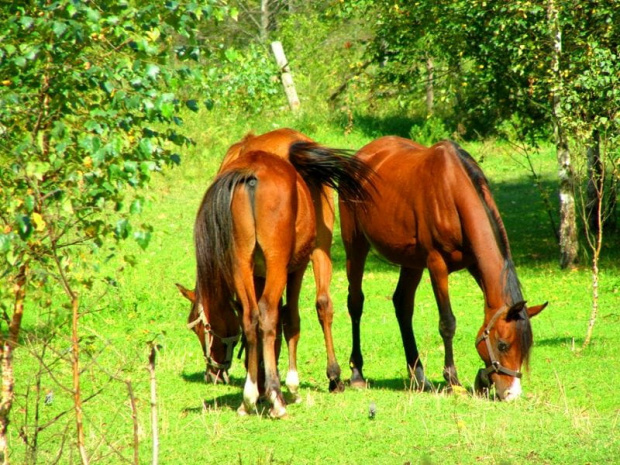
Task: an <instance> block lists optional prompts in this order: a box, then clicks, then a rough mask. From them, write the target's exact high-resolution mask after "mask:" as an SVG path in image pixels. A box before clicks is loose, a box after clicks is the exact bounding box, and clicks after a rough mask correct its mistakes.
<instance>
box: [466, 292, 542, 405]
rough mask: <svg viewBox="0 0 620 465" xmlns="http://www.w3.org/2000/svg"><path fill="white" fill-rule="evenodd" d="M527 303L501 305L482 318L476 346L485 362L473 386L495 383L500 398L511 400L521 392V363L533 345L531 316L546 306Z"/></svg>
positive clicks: (482, 389) (480, 388)
mask: <svg viewBox="0 0 620 465" xmlns="http://www.w3.org/2000/svg"><path fill="white" fill-rule="evenodd" d="M546 306H547V303H544V304H543V305H536V306H534V307H528V306H527V305H526V304H525V302H518V303H516V304H514V305H512V306H510V307H509V306H503V307H501V308H500V309H499V310H496V311H495V313H492V312H489V314H492V316H491V318H490V319H488V321H485V324H483V325H482V326H481V327H480V330H479V331H478V337H477V338H476V349H477V350H478V354H479V355H480V357H481V358H482V360H483V361H484V363H485V368H483V369H480V370H479V371H478V375H477V376H476V381H475V390H476V391H477V392H479V393H485V392H488V389H489V388H490V387H491V385H493V384H495V390H496V393H497V396H498V397H499V398H500V399H501V400H514V399H516V398H518V397H519V396H520V395H521V366H522V365H523V364H525V365H526V367H527V364H528V361H529V353H530V349H531V347H532V327H531V325H530V318H532V317H534V316H536V315H538V314H539V313H540V312H541V311H542V310H543V309H544V308H545V307H546Z"/></svg>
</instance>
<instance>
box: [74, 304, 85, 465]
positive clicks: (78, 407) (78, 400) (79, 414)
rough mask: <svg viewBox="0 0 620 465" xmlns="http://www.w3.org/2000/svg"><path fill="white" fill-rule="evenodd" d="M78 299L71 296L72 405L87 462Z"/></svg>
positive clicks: (78, 439)
mask: <svg viewBox="0 0 620 465" xmlns="http://www.w3.org/2000/svg"><path fill="white" fill-rule="evenodd" d="M79 308H80V305H79V299H78V296H77V294H72V296H71V309H72V316H73V318H72V322H73V324H72V326H71V342H72V344H71V346H72V354H73V360H72V363H71V365H72V367H73V406H74V408H75V425H76V430H77V445H78V449H79V451H80V458H81V459H82V464H83V465H87V464H88V455H87V453H86V440H85V438H84V416H83V411H82V393H81V391H80V342H79V341H80V339H79V332H78V322H79V318H80V314H79Z"/></svg>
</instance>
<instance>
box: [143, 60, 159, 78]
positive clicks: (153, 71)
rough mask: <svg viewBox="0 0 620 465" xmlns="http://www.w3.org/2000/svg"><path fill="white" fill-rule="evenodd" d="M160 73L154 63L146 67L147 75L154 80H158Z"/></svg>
mask: <svg viewBox="0 0 620 465" xmlns="http://www.w3.org/2000/svg"><path fill="white" fill-rule="evenodd" d="M159 72H160V69H159V66H157V65H154V64H152V63H150V64H149V65H147V67H146V75H147V76H148V77H150V78H151V79H153V80H154V79H156V78H157V75H158V74H159Z"/></svg>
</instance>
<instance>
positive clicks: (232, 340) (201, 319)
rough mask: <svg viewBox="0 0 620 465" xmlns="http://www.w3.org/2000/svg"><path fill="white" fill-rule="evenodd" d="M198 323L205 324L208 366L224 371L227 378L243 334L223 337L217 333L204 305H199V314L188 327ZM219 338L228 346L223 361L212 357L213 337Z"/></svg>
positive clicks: (219, 371)
mask: <svg viewBox="0 0 620 465" xmlns="http://www.w3.org/2000/svg"><path fill="white" fill-rule="evenodd" d="M198 323H202V324H203V325H204V328H205V330H204V345H205V361H206V363H207V368H213V369H214V370H217V371H218V375H219V373H223V376H224V378H225V380H226V378H227V375H226V372H227V371H228V370H229V369H230V366H231V365H232V360H233V350H234V348H235V345H236V344H237V342H238V341H239V337H240V336H241V332H239V333H238V334H237V335H235V336H231V337H222V336H220V335H219V334H217V333H216V332H215V331H213V329H212V328H211V323H209V320H207V315H206V314H205V311H204V308H203V306H202V305H198V316H197V317H196V319H195V320H194V321H192V322H190V323H188V324H187V328H188V329H192V328H194V326H196V325H197V324H198ZM215 338H217V339H219V340H220V341H222V343H223V344H224V345H225V346H226V357H225V358H224V362H223V363H219V362H216V361H215V360H214V359H213V357H211V346H212V345H213V339H215Z"/></svg>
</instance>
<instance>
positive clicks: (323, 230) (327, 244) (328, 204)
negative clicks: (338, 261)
mask: <svg viewBox="0 0 620 465" xmlns="http://www.w3.org/2000/svg"><path fill="white" fill-rule="evenodd" d="M311 193H312V201H313V203H314V208H315V213H316V247H315V249H314V251H313V252H312V256H311V260H312V271H313V273H314V282H315V283H316V313H317V317H318V319H319V323H320V324H321V328H322V330H323V337H324V339H325V350H326V352H327V372H326V373H327V379H328V380H329V391H330V392H341V391H343V390H344V384H343V383H342V381H341V380H340V365H338V361H337V360H336V353H335V351H334V340H333V336H332V323H333V320H334V306H333V303H332V299H331V296H330V294H329V286H330V283H331V278H332V260H331V256H330V248H331V243H332V229H333V226H334V205H333V201H332V193H331V191H329V190H316V189H312V192H311Z"/></svg>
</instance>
